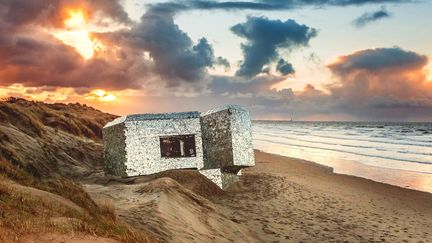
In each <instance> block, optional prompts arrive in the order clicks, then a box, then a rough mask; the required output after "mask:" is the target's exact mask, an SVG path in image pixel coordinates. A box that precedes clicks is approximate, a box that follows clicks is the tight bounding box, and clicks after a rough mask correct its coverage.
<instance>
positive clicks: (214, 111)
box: [201, 105, 247, 116]
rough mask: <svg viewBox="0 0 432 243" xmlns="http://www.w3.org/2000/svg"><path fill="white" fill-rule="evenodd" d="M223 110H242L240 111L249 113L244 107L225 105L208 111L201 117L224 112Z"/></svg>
mask: <svg viewBox="0 0 432 243" xmlns="http://www.w3.org/2000/svg"><path fill="white" fill-rule="evenodd" d="M223 110H240V111H247V110H246V109H245V108H244V107H242V106H239V105H223V106H220V107H216V108H214V109H211V110H208V111H206V112H203V113H201V116H206V115H210V114H213V113H216V112H219V111H223Z"/></svg>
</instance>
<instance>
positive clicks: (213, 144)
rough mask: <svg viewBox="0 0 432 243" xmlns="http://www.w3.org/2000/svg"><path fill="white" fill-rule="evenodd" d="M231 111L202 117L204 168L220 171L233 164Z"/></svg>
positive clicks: (222, 111)
mask: <svg viewBox="0 0 432 243" xmlns="http://www.w3.org/2000/svg"><path fill="white" fill-rule="evenodd" d="M230 126H231V125H230V111H229V110H221V111H218V112H214V113H211V114H208V115H204V116H202V117H201V131H202V137H203V149H204V167H203V168H202V169H218V168H222V167H226V166H231V165H232V163H233V150H232V147H233V145H232V138H231V128H230Z"/></svg>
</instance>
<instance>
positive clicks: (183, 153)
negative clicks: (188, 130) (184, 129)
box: [160, 135, 196, 158]
mask: <svg viewBox="0 0 432 243" xmlns="http://www.w3.org/2000/svg"><path fill="white" fill-rule="evenodd" d="M160 149H161V157H163V158H181V157H195V156H196V146H195V135H174V136H164V137H160Z"/></svg>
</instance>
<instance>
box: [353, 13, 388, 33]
mask: <svg viewBox="0 0 432 243" xmlns="http://www.w3.org/2000/svg"><path fill="white" fill-rule="evenodd" d="M390 17H391V14H390V12H388V11H387V10H386V9H385V8H381V9H380V10H377V11H375V12H368V13H364V14H363V15H361V16H360V17H358V18H356V19H355V20H354V21H353V24H354V25H355V26H356V27H358V28H360V27H364V26H365V25H367V24H370V23H373V22H376V21H378V20H380V19H385V18H390Z"/></svg>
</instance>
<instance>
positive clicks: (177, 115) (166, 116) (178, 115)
mask: <svg viewBox="0 0 432 243" xmlns="http://www.w3.org/2000/svg"><path fill="white" fill-rule="evenodd" d="M199 117H200V113H199V112H198V111H190V112H173V113H148V114H135V115H127V116H122V117H119V118H116V119H115V120H113V121H112V122H109V123H107V124H106V125H105V127H110V126H114V125H117V124H120V123H123V122H129V121H149V120H179V119H191V118H199Z"/></svg>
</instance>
